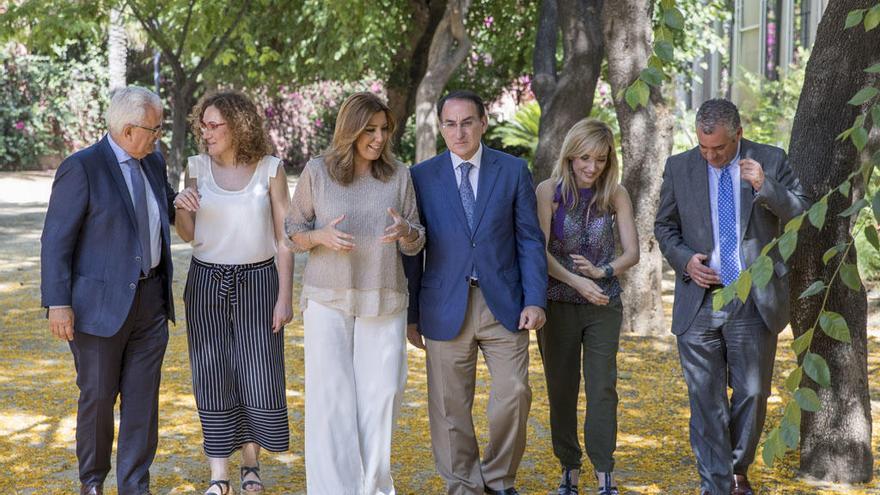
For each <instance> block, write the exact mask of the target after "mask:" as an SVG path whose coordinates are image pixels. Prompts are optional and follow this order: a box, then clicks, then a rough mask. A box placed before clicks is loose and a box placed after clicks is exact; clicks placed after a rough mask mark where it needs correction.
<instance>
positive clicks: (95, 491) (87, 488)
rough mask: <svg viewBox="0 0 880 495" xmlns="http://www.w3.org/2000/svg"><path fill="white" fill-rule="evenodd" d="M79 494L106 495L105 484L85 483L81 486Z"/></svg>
mask: <svg viewBox="0 0 880 495" xmlns="http://www.w3.org/2000/svg"><path fill="white" fill-rule="evenodd" d="M79 495H104V485H102V484H101V483H83V484H82V485H80V487H79Z"/></svg>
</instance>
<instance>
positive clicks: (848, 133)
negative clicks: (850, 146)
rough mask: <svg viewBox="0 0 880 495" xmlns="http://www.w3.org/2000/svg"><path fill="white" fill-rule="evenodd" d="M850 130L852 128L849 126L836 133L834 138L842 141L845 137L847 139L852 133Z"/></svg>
mask: <svg viewBox="0 0 880 495" xmlns="http://www.w3.org/2000/svg"><path fill="white" fill-rule="evenodd" d="M852 132H853V128H852V127H850V128H849V129H847V130H845V131H843V132H841V133H840V134H838V135H837V137H836V138H834V139H836V140H837V141H843V140H845V139H849V137H850V136H851V135H852Z"/></svg>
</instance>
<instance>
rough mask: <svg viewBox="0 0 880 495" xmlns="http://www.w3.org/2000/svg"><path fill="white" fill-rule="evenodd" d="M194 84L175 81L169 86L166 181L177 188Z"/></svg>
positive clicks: (193, 98)
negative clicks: (168, 149)
mask: <svg viewBox="0 0 880 495" xmlns="http://www.w3.org/2000/svg"><path fill="white" fill-rule="evenodd" d="M195 91H196V86H195V84H191V81H187V82H179V81H175V83H174V86H173V87H172V88H171V156H170V157H169V158H170V159H169V160H168V182H169V183H170V184H171V186H172V187H174V189H178V187H179V185H180V178H181V176H182V174H183V164H184V163H186V156H185V155H186V137H187V133H188V132H189V123H188V122H187V118H188V117H189V112H190V111H191V110H192V108H193V106H194V105H195Z"/></svg>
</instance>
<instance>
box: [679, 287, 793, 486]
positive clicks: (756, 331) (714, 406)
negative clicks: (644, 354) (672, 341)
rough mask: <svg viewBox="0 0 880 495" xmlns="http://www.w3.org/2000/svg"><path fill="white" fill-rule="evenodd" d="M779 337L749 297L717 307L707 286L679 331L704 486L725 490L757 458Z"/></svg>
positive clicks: (693, 436) (694, 442)
mask: <svg viewBox="0 0 880 495" xmlns="http://www.w3.org/2000/svg"><path fill="white" fill-rule="evenodd" d="M776 337H777V336H776V334H775V333H773V332H770V331H769V330H768V329H767V326H766V325H765V324H764V321H763V320H762V319H761V315H760V314H759V313H758V310H757V308H756V307H755V304H754V302H752V299H751V298H749V299H747V300H746V302H745V304H743V303H741V302H740V301H739V300H738V299H735V300H734V301H733V302H731V303H730V304H728V305H727V306H725V307H724V308H723V309H722V310H720V311H713V310H712V294H711V293H710V292H709V291H707V292H706V296H705V297H704V298H703V303H702V306H701V307H700V311H699V312H698V313H697V316H696V318H694V322H693V323H692V324H691V327H690V328H689V329H688V330H687V331H686V332H685V333H683V334H681V335H679V336H678V353H679V358H680V359H681V368H682V370H683V371H684V379H685V381H686V382H687V386H688V398H689V399H690V406H691V420H690V438H691V448H692V449H693V451H694V454H695V456H696V458H697V469H698V470H699V473H700V480H701V481H700V486H701V490H702V491H704V492H708V493H711V494H713V495H727V494H728V493H729V492H730V482H731V478H732V476H733V474H734V473H737V474H746V472H747V471H748V469H749V466H750V465H751V464H752V461H754V460H755V449H756V447H757V445H758V439H759V438H760V436H761V430H762V429H763V427H764V416H765V414H766V412H767V397H769V395H770V379H771V378H772V376H773V360H774V358H775V356H776ZM728 387H730V388H731V389H733V393H732V395H731V397H730V399H728V396H727V388H728Z"/></svg>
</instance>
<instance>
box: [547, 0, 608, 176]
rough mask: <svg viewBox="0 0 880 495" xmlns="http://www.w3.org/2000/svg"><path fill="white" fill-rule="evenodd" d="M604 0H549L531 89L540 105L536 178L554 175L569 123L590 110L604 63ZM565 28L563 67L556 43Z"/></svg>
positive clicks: (584, 115)
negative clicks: (558, 66)
mask: <svg viewBox="0 0 880 495" xmlns="http://www.w3.org/2000/svg"><path fill="white" fill-rule="evenodd" d="M601 14H602V0H544V1H543V2H542V3H541V13H540V17H539V20H538V31H537V34H536V41H535V54H534V65H535V79H534V81H533V82H532V89H533V91H534V92H535V96H536V97H537V99H538V104H539V105H540V106H541V123H540V129H539V131H538V149H537V151H536V152H535V169H534V177H535V181H536V182H538V181H542V180H544V179H546V178H547V177H549V176H550V173H551V172H552V171H553V164H554V163H555V161H556V158H557V156H558V154H559V149H560V148H561V147H562V141H563V139H564V138H565V134H566V133H567V132H568V130H569V129H571V127H572V126H573V125H574V124H575V123H576V122H577V121H579V120H581V119H583V118H585V117H587V116H588V115H590V110H592V108H593V94H594V93H595V92H596V83H597V81H598V80H599V69H600V67H601V64H602V56H603V45H602V21H601V18H600V17H601ZM560 30H561V31H562V50H563V57H562V68H561V71H558V70H557V63H556V47H557V39H558V35H559V31H560Z"/></svg>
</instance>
